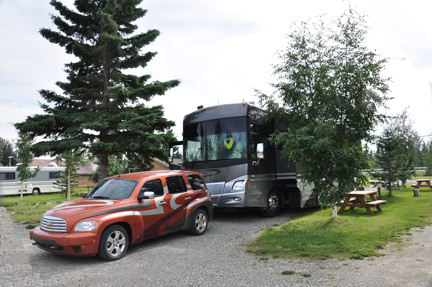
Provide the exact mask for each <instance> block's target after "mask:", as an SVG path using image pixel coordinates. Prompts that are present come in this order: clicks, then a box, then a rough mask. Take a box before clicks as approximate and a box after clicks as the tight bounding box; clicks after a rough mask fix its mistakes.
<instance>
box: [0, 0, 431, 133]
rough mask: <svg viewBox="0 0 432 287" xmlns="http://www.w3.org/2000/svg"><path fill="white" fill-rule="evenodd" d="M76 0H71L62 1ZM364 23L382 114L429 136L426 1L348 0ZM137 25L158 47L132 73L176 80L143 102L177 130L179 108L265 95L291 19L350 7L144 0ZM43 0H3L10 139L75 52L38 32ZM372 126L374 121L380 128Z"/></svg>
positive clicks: (0, 101) (3, 85) (3, 94)
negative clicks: (382, 82) (383, 97)
mask: <svg viewBox="0 0 432 287" xmlns="http://www.w3.org/2000/svg"><path fill="white" fill-rule="evenodd" d="M62 2H63V3H64V4H66V5H67V6H69V7H70V8H73V0H63V1H62ZM349 3H350V5H351V7H353V8H354V9H355V10H356V11H357V12H358V13H360V14H362V15H365V16H366V18H365V19H366V21H367V25H368V26H369V30H368V35H367V38H366V43H367V46H368V48H369V49H370V50H372V51H375V52H376V53H378V54H379V55H381V56H382V57H386V58H389V61H388V63H387V65H386V69H385V71H384V74H383V75H384V76H386V77H391V79H392V80H391V82H389V85H390V89H391V91H390V93H389V94H388V95H389V96H391V97H393V100H391V101H390V102H388V107H389V108H388V109H387V110H385V111H383V112H384V113H386V114H388V115H396V114H399V113H401V112H402V111H403V110H404V108H406V107H408V114H409V118H410V119H411V120H412V122H413V127H414V129H415V130H416V131H417V132H418V134H419V135H420V136H423V138H424V139H425V140H431V139H432V17H431V16H430V12H431V11H432V2H431V1H430V0H412V1H409V2H408V1H402V0H393V1H390V0H352V1H350V2H349ZM141 7H142V8H144V9H146V10H147V14H146V16H144V17H143V18H141V19H139V20H137V22H136V24H137V25H138V26H139V31H140V32H144V31H147V30H149V29H157V30H159V31H160V32H161V35H160V36H159V37H158V38H157V39H156V41H155V42H154V43H152V44H150V45H148V46H146V47H144V49H143V51H142V52H143V53H144V52H147V51H155V52H157V53H158V54H157V56H156V57H155V58H154V59H153V60H152V61H151V62H150V63H149V65H148V66H147V67H146V68H145V69H142V70H138V71H137V72H138V74H150V75H151V76H152V79H153V80H159V81H168V80H173V79H179V80H181V85H180V86H178V87H176V88H173V89H171V90H169V91H168V92H167V93H166V95H164V96H158V97H156V98H154V99H153V100H152V101H151V102H150V103H149V105H163V106H164V107H165V116H166V118H168V119H170V120H172V121H174V122H175V123H176V126H175V127H174V128H173V131H174V133H175V135H176V136H177V138H178V139H181V138H182V122H183V117H184V115H186V114H188V113H191V112H193V111H195V110H196V107H197V106H199V105H204V106H212V105H222V104H229V103H236V102H243V101H246V102H251V101H255V102H258V99H257V97H256V96H255V90H260V91H262V92H264V93H267V94H271V93H272V92H273V91H274V90H273V88H272V86H271V84H272V83H275V82H276V79H275V78H274V77H273V76H272V73H273V65H276V64H279V63H280V60H279V58H278V56H277V54H278V52H279V51H281V50H283V49H285V48H286V46H287V39H286V35H287V34H289V33H290V31H291V25H292V23H293V22H295V21H308V20H310V19H314V18H316V17H318V16H320V15H325V17H326V19H329V20H333V19H336V18H338V17H339V16H341V15H342V13H343V12H344V11H345V10H347V7H348V2H347V1H343V0H326V1H322V0H302V1H289V0H267V1H262V0H260V1H257V0H217V1H202V0H147V1H146V0H144V1H143V3H142V4H141ZM50 14H56V15H57V11H56V10H55V9H54V8H53V7H52V6H50V5H49V0H0V27H1V28H0V39H1V41H0V137H2V138H4V139H7V140H12V141H14V140H16V139H17V137H18V134H17V131H16V130H15V128H14V126H13V124H14V123H17V122H22V121H24V120H25V119H26V118H27V117H28V116H31V115H35V114H41V113H42V112H43V111H42V110H41V109H40V108H39V102H42V101H43V99H42V98H41V97H40V95H39V93H38V91H39V90H41V89H50V90H55V91H57V92H59V93H61V90H59V89H58V88H57V86H56V85H55V82H57V81H64V80H65V79H66V74H65V73H64V64H65V63H68V62H71V61H73V60H74V59H73V58H72V57H71V56H70V55H67V54H66V53H65V51H64V49H63V48H61V47H59V46H57V45H55V44H51V43H50V42H48V40H46V39H45V38H43V37H42V36H41V35H40V34H39V32H38V31H39V29H41V28H51V29H55V26H54V24H53V23H52V22H51V19H50V16H49V15H50ZM378 131H379V128H378V129H377V132H378Z"/></svg>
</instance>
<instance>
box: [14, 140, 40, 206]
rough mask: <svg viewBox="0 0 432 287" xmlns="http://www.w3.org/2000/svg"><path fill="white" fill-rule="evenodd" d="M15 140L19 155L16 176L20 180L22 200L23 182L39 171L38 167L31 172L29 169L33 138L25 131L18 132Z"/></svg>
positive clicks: (31, 158) (31, 159)
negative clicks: (16, 140)
mask: <svg viewBox="0 0 432 287" xmlns="http://www.w3.org/2000/svg"><path fill="white" fill-rule="evenodd" d="M19 136H20V137H19V139H18V142H17V149H18V154H19V157H20V164H19V165H17V169H16V170H17V173H18V175H17V177H18V179H19V181H20V182H21V200H23V189H24V186H23V185H24V182H25V181H26V180H27V179H29V178H30V177H35V176H36V174H37V173H38V172H39V170H40V168H39V167H38V168H36V169H34V171H33V172H32V171H31V169H30V163H31V162H32V161H33V153H32V152H31V147H32V145H33V140H32V139H31V137H30V135H29V134H27V133H20V134H19Z"/></svg>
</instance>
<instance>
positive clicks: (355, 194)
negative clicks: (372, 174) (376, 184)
mask: <svg viewBox="0 0 432 287" xmlns="http://www.w3.org/2000/svg"><path fill="white" fill-rule="evenodd" d="M376 193H377V192H376V191H374V190H368V191H351V192H348V193H347V194H346V197H345V199H344V200H342V202H341V208H340V210H339V214H342V213H343V212H344V211H345V208H347V207H349V208H350V210H353V209H354V208H355V207H360V208H364V209H366V211H367V213H368V214H370V215H373V214H374V213H373V211H372V210H371V207H376V209H377V210H378V211H382V209H381V206H380V205H381V204H387V201H386V200H377V199H376V198H375V194H376ZM367 195H368V196H369V197H370V199H371V200H369V201H368V200H366V196H367Z"/></svg>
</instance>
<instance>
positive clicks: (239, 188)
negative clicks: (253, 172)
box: [232, 180, 244, 191]
mask: <svg viewBox="0 0 432 287" xmlns="http://www.w3.org/2000/svg"><path fill="white" fill-rule="evenodd" d="M243 183H244V180H239V181H236V182H235V183H234V185H233V187H232V190H233V191H242V190H243Z"/></svg>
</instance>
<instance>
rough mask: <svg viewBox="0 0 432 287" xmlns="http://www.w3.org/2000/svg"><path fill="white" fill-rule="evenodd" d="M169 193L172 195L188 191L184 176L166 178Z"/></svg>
mask: <svg viewBox="0 0 432 287" xmlns="http://www.w3.org/2000/svg"><path fill="white" fill-rule="evenodd" d="M166 183H167V186H168V192H169V193H171V194H174V193H180V192H185V191H187V188H186V183H185V181H184V179H183V177H182V176H170V177H167V178H166Z"/></svg>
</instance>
